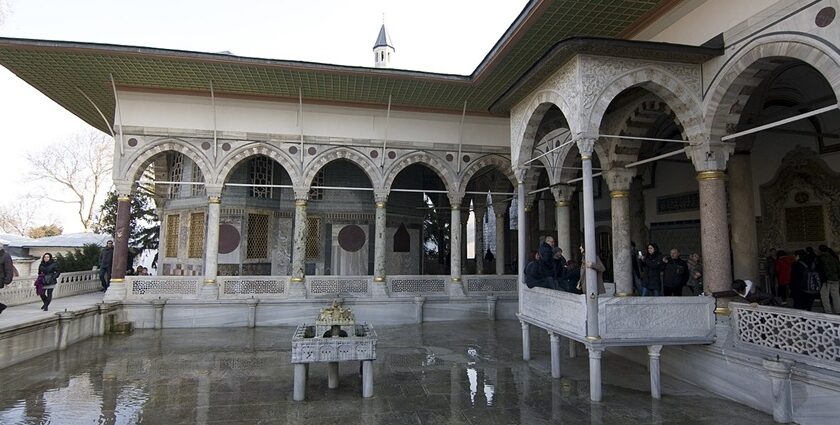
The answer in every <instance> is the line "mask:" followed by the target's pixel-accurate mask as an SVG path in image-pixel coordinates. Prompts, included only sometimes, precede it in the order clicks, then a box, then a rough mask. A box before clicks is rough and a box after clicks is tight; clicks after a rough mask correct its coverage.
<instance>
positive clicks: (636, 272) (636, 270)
mask: <svg viewBox="0 0 840 425" xmlns="http://www.w3.org/2000/svg"><path fill="white" fill-rule="evenodd" d="M630 252H631V254H630V259H631V260H632V263H631V265H632V266H633V288H634V289H635V290H636V294H639V295H641V294H642V271H641V267H640V266H639V258H638V257H637V256H636V253H637V251H636V242H630ZM638 255H639V256H641V255H642V251H638Z"/></svg>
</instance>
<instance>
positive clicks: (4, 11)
mask: <svg viewBox="0 0 840 425" xmlns="http://www.w3.org/2000/svg"><path fill="white" fill-rule="evenodd" d="M11 13H12V11H11V9H10V8H9V2H8V1H7V0H0V27H2V26H3V23H4V22H5V21H6V18H7V17H8V16H9V15H10V14H11Z"/></svg>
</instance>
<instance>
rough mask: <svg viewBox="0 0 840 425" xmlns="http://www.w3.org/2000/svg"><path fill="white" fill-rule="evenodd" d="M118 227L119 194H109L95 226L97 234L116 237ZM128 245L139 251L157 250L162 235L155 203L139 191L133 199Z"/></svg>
mask: <svg viewBox="0 0 840 425" xmlns="http://www.w3.org/2000/svg"><path fill="white" fill-rule="evenodd" d="M116 227H117V192H115V191H111V192H108V195H107V196H106V197H105V202H103V203H102V207H100V209H99V217H98V219H97V221H96V223H95V224H94V227H93V228H94V230H95V231H96V232H97V233H104V234H109V235H114V233H115V231H116ZM129 228H130V230H131V231H130V233H129V237H128V245H129V246H130V247H134V248H137V249H139V250H144V249H157V247H158V236H159V235H160V220H158V216H157V213H156V212H155V208H154V202H153V201H152V199H151V198H150V197H149V196H148V195H147V194H146V193H144V192H143V191H137V192H135V193H134V195H133V196H132V197H131V220H130V222H129Z"/></svg>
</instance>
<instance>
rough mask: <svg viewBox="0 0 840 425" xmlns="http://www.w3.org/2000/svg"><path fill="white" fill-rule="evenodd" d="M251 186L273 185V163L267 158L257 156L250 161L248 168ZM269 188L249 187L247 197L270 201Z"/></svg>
mask: <svg viewBox="0 0 840 425" xmlns="http://www.w3.org/2000/svg"><path fill="white" fill-rule="evenodd" d="M248 168H249V169H248V172H249V175H250V180H251V184H253V185H266V184H274V161H273V160H272V159H271V158H269V157H267V156H258V157H255V158H253V159H251V161H250V165H249V167H248ZM272 189H273V188H271V187H254V186H252V187H250V188H249V190H248V195H249V196H251V197H252V198H260V199H270V198H271V197H272V194H273V190H272Z"/></svg>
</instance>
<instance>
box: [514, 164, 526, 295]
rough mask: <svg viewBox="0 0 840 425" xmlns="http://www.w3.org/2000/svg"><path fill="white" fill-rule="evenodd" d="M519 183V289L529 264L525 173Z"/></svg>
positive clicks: (517, 203)
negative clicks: (526, 266)
mask: <svg viewBox="0 0 840 425" xmlns="http://www.w3.org/2000/svg"><path fill="white" fill-rule="evenodd" d="M518 180H519V183H518V184H517V185H516V194H517V196H516V211H517V214H516V221H517V223H516V224H517V226H516V227H517V236H518V238H517V242H518V252H517V254H518V255H517V258H518V260H517V265H516V273H517V275H518V276H519V279H518V281H519V288H520V289H521V288H523V287H525V265H526V264H527V263H528V212H527V210H526V209H525V173H524V172H522V175H521V176H518ZM519 303H520V306H519V307H520V311H522V306H521V303H522V294H521V293H520V294H519Z"/></svg>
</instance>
